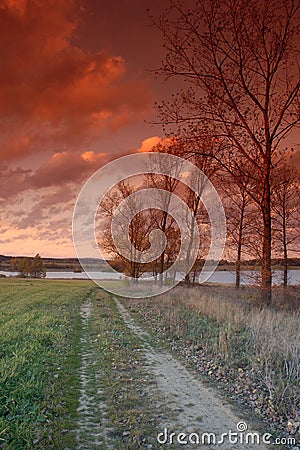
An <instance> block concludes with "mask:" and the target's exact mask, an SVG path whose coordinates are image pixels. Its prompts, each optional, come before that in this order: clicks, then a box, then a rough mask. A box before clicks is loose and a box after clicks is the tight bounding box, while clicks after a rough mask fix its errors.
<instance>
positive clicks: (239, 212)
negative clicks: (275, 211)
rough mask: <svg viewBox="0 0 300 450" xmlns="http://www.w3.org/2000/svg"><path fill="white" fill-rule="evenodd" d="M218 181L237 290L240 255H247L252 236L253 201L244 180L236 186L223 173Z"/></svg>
mask: <svg viewBox="0 0 300 450" xmlns="http://www.w3.org/2000/svg"><path fill="white" fill-rule="evenodd" d="M220 181H221V189H222V198H223V204H224V207H225V212H226V219H227V245H228V247H229V248H230V250H231V251H233V252H234V253H235V255H236V266H235V286H236V288H237V289H239V288H240V284H241V265H242V254H243V253H244V254H245V253H246V254H249V237H250V235H251V234H252V235H253V234H254V227H253V215H256V214H255V213H256V212H257V211H253V201H252V199H251V197H250V196H249V195H248V193H247V189H246V187H247V183H246V180H244V182H243V183H242V184H237V183H235V180H233V179H232V177H231V176H230V175H229V176H228V174H227V173H226V172H225V173H224V172H223V173H222V174H221V175H220ZM248 182H249V181H248ZM247 241H248V245H247Z"/></svg>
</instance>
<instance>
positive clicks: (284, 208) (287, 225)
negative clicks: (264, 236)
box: [272, 164, 300, 287]
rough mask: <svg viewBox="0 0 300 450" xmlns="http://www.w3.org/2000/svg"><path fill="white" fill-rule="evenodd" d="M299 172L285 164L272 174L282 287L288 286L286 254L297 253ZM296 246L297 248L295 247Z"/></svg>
mask: <svg viewBox="0 0 300 450" xmlns="http://www.w3.org/2000/svg"><path fill="white" fill-rule="evenodd" d="M299 175H300V174H299V172H298V171H297V170H296V169H295V168H293V167H291V166H288V165H287V164H279V165H278V166H277V167H276V168H275V169H274V171H273V174H272V185H273V186H272V188H273V195H272V206H273V223H274V226H273V228H274V240H275V241H277V242H278V243H279V247H280V253H281V254H282V255H283V285H284V287H287V285H288V254H289V251H290V250H292V251H294V252H296V251H299V238H300V232H299V225H300V207H299V198H300V185H299V179H300V176H299ZM297 244H298V247H297Z"/></svg>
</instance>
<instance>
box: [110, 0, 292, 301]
mask: <svg viewBox="0 0 300 450" xmlns="http://www.w3.org/2000/svg"><path fill="white" fill-rule="evenodd" d="M169 3H170V5H169V7H168V8H167V9H166V11H165V13H164V14H162V15H161V16H160V17H159V18H158V19H157V18H153V22H154V24H155V26H156V27H157V28H158V29H159V30H160V31H161V33H162V36H163V39H164V48H165V51H166V56H165V58H164V61H163V63H162V66H161V68H160V70H159V71H158V72H159V73H160V74H161V75H162V76H163V77H164V78H166V79H169V78H172V77H176V78H178V79H179V80H182V81H183V83H182V86H184V87H183V88H182V89H180V90H179V91H178V92H176V93H174V95H173V96H172V99H171V100H170V101H163V102H161V103H160V104H157V111H158V118H159V123H162V124H163V125H164V129H165V131H166V134H167V136H168V137H172V136H173V138H174V140H173V149H171V150H170V147H167V148H166V147H163V146H162V147H161V148H160V149H156V150H159V151H167V152H168V151H172V152H174V153H176V154H178V155H179V156H182V157H184V158H186V159H189V160H191V161H192V162H193V163H194V164H196V165H197V166H198V167H199V168H200V169H201V170H202V171H203V172H204V173H205V174H206V175H207V176H208V177H209V178H211V179H213V180H214V182H215V183H217V184H218V186H219V190H220V192H221V195H222V197H223V200H224V204H225V209H226V212H227V218H228V231H229V232H228V246H229V247H231V248H234V249H235V250H236V255H237V258H236V259H237V286H239V283H240V266H241V258H242V255H243V254H247V255H253V256H255V257H258V258H259V260H260V261H261V297H262V302H264V304H266V305H269V304H270V303H271V295H272V268H271V258H272V252H273V254H274V255H275V256H278V255H280V256H281V255H282V256H283V258H284V261H285V265H284V283H285V284H287V257H288V252H289V250H294V251H297V250H298V247H297V242H299V234H298V233H297V230H298V229H299V206H298V198H299V173H297V171H296V170H295V169H293V168H292V166H291V165H290V164H289V162H288V158H289V157H290V154H291V151H292V150H291V149H287V148H286V143H285V139H286V138H287V136H288V135H289V134H290V133H291V132H292V131H293V130H295V129H296V127H298V126H299V122H300V100H299V90H300V61H299V32H300V28H299V24H300V20H299V11H300V0H262V1H260V2H257V0H197V1H195V3H194V6H191V7H187V6H186V5H185V4H184V2H181V1H180V0H170V1H169ZM152 182H154V186H160V187H163V189H166V190H169V191H170V192H174V191H176V189H178V186H177V185H176V183H175V182H174V181H172V177H169V178H168V177H166V178H165V179H161V178H158V179H157V178H156V179H153V180H152ZM199 182H200V183H201V180H199ZM174 183H175V184H174ZM220 186H221V187H220ZM131 189H132V187H131V186H130V185H126V184H123V186H122V187H121V188H120V189H119V192H117V191H115V192H114V194H113V195H115V197H116V198H115V199H114V200H113V202H114V201H115V202H118V201H120V199H121V198H122V197H124V195H125V194H126V195H127V194H128V193H129V192H130V191H131ZM126 191H127V192H126ZM199 199H200V196H199V195H198V196H195V195H194V194H193V193H191V192H190V193H188V192H186V195H185V200H186V201H187V202H188V204H189V207H190V209H191V211H192V213H193V214H194V217H195V223H194V225H193V226H195V224H196V222H197V225H198V226H200V228H201V223H202V225H203V226H202V229H201V231H202V235H203V234H204V235H205V233H206V232H207V228H208V226H207V224H206V218H205V212H203V208H201V202H200V200H199ZM113 202H112V204H113ZM112 204H111V206H112ZM113 209H114V207H109V205H108V204H107V205H106V213H107V215H108V216H111V213H112V211H113ZM166 211H167V209H166ZM143 214H144V213H143ZM148 215H149V217H146V216H145V215H144V216H143V215H140V216H137V217H136V218H135V219H134V220H133V221H132V224H131V226H130V227H131V228H130V239H131V240H132V241H133V242H135V245H136V248H138V249H140V250H143V248H144V246H146V247H145V249H147V239H146V234H147V233H148V232H149V230H150V229H151V227H152V226H153V224H156V226H158V228H159V229H160V230H161V231H163V232H164V233H165V234H166V235H167V237H168V239H170V240H171V242H172V239H173V238H174V239H175V240H177V238H178V230H177V231H176V227H175V225H174V223H173V222H172V218H170V217H169V216H168V214H167V212H166V213H162V212H155V213H153V211H150V212H149V213H148ZM150 216H151V220H149V219H150ZM141 221H142V222H143V223H144V225H145V226H144V225H143V224H141ZM191 233H192V230H191ZM144 235H145V236H144ZM144 237H145V240H143V239H144ZM142 242H145V243H144V244H142ZM174 242H175V241H174ZM201 242H202V245H203V246H204V247H205V245H206V244H205V242H206V239H202V240H201ZM106 247H107V248H108V249H109V248H111V252H112V253H113V252H114V248H113V246H112V245H111V242H110V241H109V238H108V236H106ZM169 248H170V251H171V253H172V252H173V253H174V249H176V248H178V247H176V245H175V243H174V244H173V245H172V244H171V245H170V247H168V246H167V247H166V249H165V251H164V252H163V253H162V255H161V257H160V259H159V261H157V262H156V265H158V272H159V273H161V272H162V269H163V267H164V266H165V265H166V264H168V263H170V260H171V259H172V254H171V253H170V254H169ZM204 253H205V251H204ZM199 256H201V255H199ZM133 264H134V265H136V264H138V262H136V261H135V262H134V263H133ZM128 271H129V272H130V273H131V274H133V276H135V277H137V276H138V274H139V272H140V269H139V267H136V266H135V267H133V268H132V267H131V266H130V267H129V269H128Z"/></svg>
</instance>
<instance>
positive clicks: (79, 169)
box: [0, 0, 300, 257]
mask: <svg viewBox="0 0 300 450" xmlns="http://www.w3.org/2000/svg"><path fill="white" fill-rule="evenodd" d="M167 5H168V0H114V1H110V2H109V1H99V0H45V1H44V0H0V57H1V69H0V171H1V177H0V184H1V186H0V207H1V224H0V254H5V255H24V256H32V255H35V254H36V253H40V255H41V256H43V257H74V256H75V252H74V248H73V242H72V215H73V210H74V205H75V202H76V199H77V196H78V194H79V192H80V190H81V188H82V186H83V185H84V183H85V181H86V180H87V179H88V178H89V177H90V176H91V175H92V174H93V173H94V172H95V171H96V170H97V169H98V168H100V167H101V166H103V165H104V164H106V163H107V162H109V161H110V160H111V159H114V158H117V157H118V156H121V155H125V154H128V153H133V152H139V151H149V150H151V148H152V147H153V145H155V144H156V143H158V142H160V140H161V139H162V138H163V137H164V134H163V130H162V128H161V126H159V125H153V124H152V122H154V121H155V120H156V115H155V108H154V104H155V102H156V101H158V102H161V100H162V99H163V98H167V97H169V95H170V94H171V93H172V92H174V91H177V90H178V85H176V81H171V82H168V83H166V82H164V81H163V80H162V78H158V77H157V76H156V75H155V70H156V69H157V68H159V66H160V63H161V61H162V59H163V56H164V50H163V41H162V37H161V35H160V33H159V31H158V30H157V29H156V28H155V27H154V26H153V25H152V23H151V20H150V18H149V14H148V13H147V10H149V11H150V14H151V15H153V16H154V17H157V16H159V14H161V13H162V12H163V11H164V9H165V7H166V6H167ZM291 144H292V143H291ZM298 156H299V155H298ZM299 163H300V157H299Z"/></svg>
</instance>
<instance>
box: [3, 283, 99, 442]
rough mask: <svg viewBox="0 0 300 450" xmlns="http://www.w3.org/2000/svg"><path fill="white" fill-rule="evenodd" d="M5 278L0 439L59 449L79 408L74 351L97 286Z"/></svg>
mask: <svg viewBox="0 0 300 450" xmlns="http://www.w3.org/2000/svg"><path fill="white" fill-rule="evenodd" d="M0 281H1V282H0V357H1V364H0V383H1V391H0V439H1V441H2V443H3V447H4V448H12V449H14V450H19V449H20V450H21V449H22V450H24V449H31V448H35V447H36V448H49V447H50V445H49V444H50V443H51V446H52V445H53V446H54V447H55V446H56V448H60V447H58V445H61V440H62V430H64V429H69V428H70V423H69V421H70V417H71V416H72V413H74V411H75V410H76V407H77V404H76V397H75V398H74V395H73V394H72V391H71V389H72V387H73V388H74V384H75V386H76V383H77V380H76V377H74V373H76V368H77V367H78V365H79V364H80V362H79V360H78V355H76V354H75V353H73V352H72V349H73V347H74V345H76V344H77V341H78V339H79V336H78V332H79V326H80V324H79V314H78V310H79V307H80V305H81V303H82V300H83V299H84V298H86V297H87V296H88V295H89V292H90V290H91V286H92V284H91V283H87V282H76V283H71V284H70V283H69V282H60V281H57V282H48V281H35V282H33V281H30V280H13V281H11V280H0ZM68 387H69V388H68ZM58 440H59V444H58ZM63 440H65V441H66V445H68V444H69V443H68V441H69V437H68V436H65V438H64V439H63ZM71 441H72V439H71Z"/></svg>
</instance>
